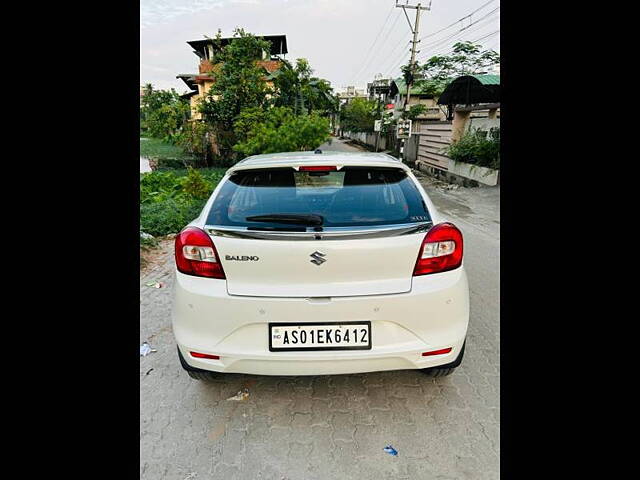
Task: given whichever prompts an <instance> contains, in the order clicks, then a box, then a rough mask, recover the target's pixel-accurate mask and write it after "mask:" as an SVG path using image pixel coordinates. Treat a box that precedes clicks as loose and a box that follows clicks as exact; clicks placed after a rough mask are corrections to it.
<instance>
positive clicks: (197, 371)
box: [178, 349, 217, 382]
mask: <svg viewBox="0 0 640 480" xmlns="http://www.w3.org/2000/svg"><path fill="white" fill-rule="evenodd" d="M178 358H179V359H180V365H182V368H183V369H185V370H186V372H187V374H188V375H189V376H190V377H191V378H193V379H194V380H201V381H205V382H206V381H209V380H213V379H214V378H216V375H217V374H216V373H215V372H210V371H209V370H202V369H201V368H196V367H192V366H191V365H189V364H188V363H187V362H186V360H185V359H184V357H183V356H182V353H181V352H180V349H178Z"/></svg>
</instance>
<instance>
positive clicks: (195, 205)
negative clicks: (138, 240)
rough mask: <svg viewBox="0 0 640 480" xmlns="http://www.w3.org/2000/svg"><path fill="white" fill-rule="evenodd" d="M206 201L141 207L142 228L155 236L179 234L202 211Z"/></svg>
mask: <svg viewBox="0 0 640 480" xmlns="http://www.w3.org/2000/svg"><path fill="white" fill-rule="evenodd" d="M205 203H206V200H191V201H179V200H175V199H168V200H165V201H162V202H157V203H149V204H142V205H140V228H141V229H142V230H144V231H145V232H146V233H149V234H151V235H153V236H162V235H169V234H170V233H177V232H179V231H180V230H182V229H183V228H184V226H185V225H187V224H188V223H189V222H190V221H191V220H193V219H194V218H196V217H197V216H198V215H199V214H200V212H201V211H202V207H204V204H205Z"/></svg>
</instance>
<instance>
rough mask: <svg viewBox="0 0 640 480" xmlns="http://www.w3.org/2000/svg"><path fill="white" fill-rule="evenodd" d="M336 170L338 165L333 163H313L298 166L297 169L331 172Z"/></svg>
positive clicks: (301, 170)
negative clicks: (311, 164)
mask: <svg viewBox="0 0 640 480" xmlns="http://www.w3.org/2000/svg"><path fill="white" fill-rule="evenodd" d="M336 170H338V167H336V166H335V165H322V166H320V165H313V166H306V167H300V168H299V169H298V171H299V172H332V171H336Z"/></svg>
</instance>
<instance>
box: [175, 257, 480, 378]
mask: <svg viewBox="0 0 640 480" xmlns="http://www.w3.org/2000/svg"><path fill="white" fill-rule="evenodd" d="M176 277H177V278H176V283H175V285H176V286H175V298H174V307H173V331H174V335H175V338H176V341H177V344H178V348H179V349H180V352H181V354H182V356H183V357H184V360H185V361H186V362H187V364H188V365H190V366H192V367H194V368H197V369H202V370H209V371H215V372H227V373H247V374H258V375H330V374H345V373H363V372H374V371H383V370H405V369H421V368H429V367H435V366H439V365H445V364H449V363H452V362H453V361H455V360H456V358H457V357H458V355H459V353H460V350H461V349H462V346H463V343H464V340H465V337H466V333H467V325H468V320H469V293H468V285H467V278H466V274H465V272H464V269H463V268H459V269H457V270H454V271H451V272H445V273H439V274H434V275H425V276H422V277H415V278H413V285H412V288H411V291H410V292H407V293H403V294H394V295H369V296H357V297H333V298H330V299H327V298H323V299H313V298H312V299H305V298H273V297H243V296H232V295H228V293H227V291H226V282H225V281H224V280H217V279H208V278H199V277H192V276H188V275H184V274H181V273H179V272H176ZM346 321H371V340H372V348H371V350H344V351H343V350H341V351H306V352H293V351H291V352H289V351H284V352H282V351H279V352H270V351H269V329H268V324H269V323H270V322H288V323H294V324H301V323H313V322H346ZM448 347H451V348H452V350H451V351H450V352H449V353H447V354H441V355H434V356H426V357H425V356H422V353H423V352H428V351H433V350H439V349H443V348H448ZM191 351H195V352H200V353H207V354H213V355H218V356H220V359H218V360H211V359H202V358H194V357H193V356H191V355H190V353H189V352H191Z"/></svg>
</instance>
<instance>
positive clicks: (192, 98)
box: [176, 35, 288, 120]
mask: <svg viewBox="0 0 640 480" xmlns="http://www.w3.org/2000/svg"><path fill="white" fill-rule="evenodd" d="M257 37H258V38H261V39H263V40H266V41H267V42H269V49H268V51H263V52H260V54H259V57H257V58H256V63H257V64H258V65H259V66H261V67H262V68H264V71H265V78H269V76H270V75H271V74H273V72H275V71H277V70H278V69H279V68H280V67H281V66H282V59H283V58H285V56H286V54H287V53H288V50H287V36H286V35H264V36H260V35H258V36H257ZM236 39H237V37H228V38H220V39H213V38H207V39H205V40H192V41H190V42H187V44H188V45H189V46H190V47H191V48H192V49H193V53H194V54H195V55H196V56H197V57H198V58H199V63H198V73H181V74H179V75H177V77H176V78H179V79H181V80H182V81H183V82H184V83H185V84H186V85H187V87H189V89H190V91H189V92H188V93H186V94H184V95H182V97H183V98H187V99H189V103H190V105H191V120H202V114H201V113H200V112H199V111H198V103H199V101H200V100H201V99H202V98H204V97H205V95H206V93H207V92H208V91H209V89H210V88H211V86H212V85H213V84H214V82H215V78H214V75H213V74H214V73H215V72H216V71H217V70H218V69H219V68H220V62H219V61H218V57H219V54H220V52H221V50H222V49H223V48H224V47H226V46H227V45H229V43H231V42H233V41H234V40H236Z"/></svg>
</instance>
